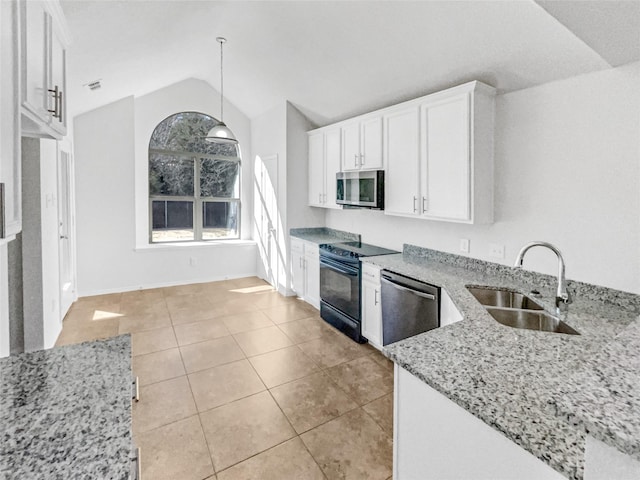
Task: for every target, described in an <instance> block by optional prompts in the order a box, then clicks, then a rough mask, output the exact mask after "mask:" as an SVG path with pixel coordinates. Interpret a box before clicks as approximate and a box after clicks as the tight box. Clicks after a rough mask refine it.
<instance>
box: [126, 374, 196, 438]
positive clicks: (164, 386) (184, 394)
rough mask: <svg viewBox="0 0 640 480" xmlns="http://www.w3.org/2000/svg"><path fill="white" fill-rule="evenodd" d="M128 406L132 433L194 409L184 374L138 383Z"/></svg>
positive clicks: (180, 416)
mask: <svg viewBox="0 0 640 480" xmlns="http://www.w3.org/2000/svg"><path fill="white" fill-rule="evenodd" d="M132 410H133V411H132V418H133V431H134V432H135V433H136V435H138V434H140V433H143V432H147V431H149V430H153V429H154V428H158V427H161V426H163V425H168V424H169V423H173V422H176V421H178V420H181V419H183V418H187V417H191V416H193V415H196V414H197V413H198V411H197V410H196V403H195V401H194V400H193V395H192V394H191V387H190V386H189V381H188V380H187V377H186V376H183V377H177V378H173V379H171V380H165V381H164V382H158V383H154V384H153V385H147V386H143V387H140V401H139V402H133V408H132Z"/></svg>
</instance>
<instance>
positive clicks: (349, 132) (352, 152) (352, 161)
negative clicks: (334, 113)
mask: <svg viewBox="0 0 640 480" xmlns="http://www.w3.org/2000/svg"><path fill="white" fill-rule="evenodd" d="M359 169H360V122H357V121H356V122H351V123H349V124H347V125H344V126H343V127H342V171H343V172H348V171H352V170H359Z"/></svg>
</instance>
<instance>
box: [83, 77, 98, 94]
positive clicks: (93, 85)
mask: <svg viewBox="0 0 640 480" xmlns="http://www.w3.org/2000/svg"><path fill="white" fill-rule="evenodd" d="M101 82H102V79H101V78H100V79H98V80H94V81H93V82H89V83H85V84H84V86H85V87H87V88H88V89H89V90H91V91H93V90H99V89H101V88H102V83H101Z"/></svg>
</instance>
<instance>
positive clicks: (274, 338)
mask: <svg viewBox="0 0 640 480" xmlns="http://www.w3.org/2000/svg"><path fill="white" fill-rule="evenodd" d="M233 336H234V338H235V339H236V341H237V342H238V345H240V348H242V350H243V351H244V353H245V354H246V355H247V357H252V356H255V355H260V354H261V353H267V352H272V351H273V350H278V349H280V348H284V347H288V346H291V345H293V342H292V341H291V339H290V338H289V337H287V336H286V335H285V334H284V333H282V330H280V329H279V328H278V327H276V326H275V325H274V326H273V327H266V328H261V329H259V330H251V331H250V332H242V333H236V334H234V335H233Z"/></svg>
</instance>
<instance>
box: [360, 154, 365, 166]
mask: <svg viewBox="0 0 640 480" xmlns="http://www.w3.org/2000/svg"><path fill="white" fill-rule="evenodd" d="M363 165H364V155H360V166H363Z"/></svg>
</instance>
